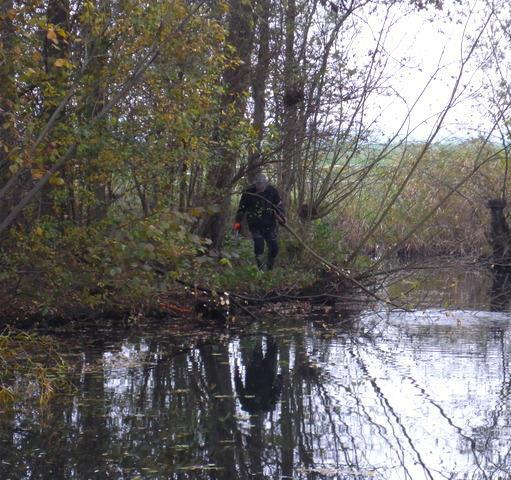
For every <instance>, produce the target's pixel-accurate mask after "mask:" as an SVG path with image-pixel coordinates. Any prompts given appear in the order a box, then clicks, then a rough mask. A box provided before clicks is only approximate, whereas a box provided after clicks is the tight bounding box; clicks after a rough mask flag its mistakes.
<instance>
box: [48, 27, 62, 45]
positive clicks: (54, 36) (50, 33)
mask: <svg viewBox="0 0 511 480" xmlns="http://www.w3.org/2000/svg"><path fill="white" fill-rule="evenodd" d="M46 38H47V39H48V40H50V41H52V42H53V43H55V44H58V43H59V41H58V39H57V34H56V33H55V30H53V28H50V29H49V30H48V33H47V34H46Z"/></svg>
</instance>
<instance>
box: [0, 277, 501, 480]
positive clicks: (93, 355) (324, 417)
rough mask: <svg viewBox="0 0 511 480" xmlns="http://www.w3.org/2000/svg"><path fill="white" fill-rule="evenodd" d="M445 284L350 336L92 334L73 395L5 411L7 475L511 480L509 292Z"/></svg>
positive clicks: (308, 324)
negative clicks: (406, 308)
mask: <svg viewBox="0 0 511 480" xmlns="http://www.w3.org/2000/svg"><path fill="white" fill-rule="evenodd" d="M434 272H435V273H434V276H432V275H431V271H424V272H421V273H420V274H419V275H416V276H414V277H413V278H412V277H410V278H409V279H407V280H406V281H405V282H404V283H401V284H400V285H396V286H394V287H392V288H393V291H394V293H396V292H397V291H399V290H402V291H407V290H410V289H413V291H412V292H411V296H408V297H407V298H408V299H413V301H414V302H416V303H415V305H416V308H415V309H414V310H413V311H412V312H388V311H385V310H383V309H381V308H379V307H378V306H364V307H363V309H362V310H361V311H360V312H359V313H357V314H355V315H353V316H352V318H350V321H348V322H343V323H342V326H339V325H338V323H337V322H336V320H338V318H336V315H337V316H339V314H330V315H329V316H328V317H327V316H322V317H316V318H314V319H312V318H311V317H309V316H305V318H304V316H287V317H285V318H282V317H275V318H268V319H266V320H265V322H263V323H262V324H260V325H253V327H252V328H251V330H250V331H246V332H244V333H243V334H229V333H228V332H224V333H223V334H215V335H206V334H201V336H200V338H197V336H196V335H193V334H192V332H186V333H178V332H177V331H176V330H175V328H173V327H172V325H170V324H163V325H162V324H159V325H146V326H144V328H143V330H139V331H133V330H131V331H130V332H128V333H126V334H115V335H114V333H112V332H101V335H100V338H99V339H98V338H97V337H91V336H90V335H83V337H82V338H81V339H80V345H74V341H73V342H72V343H71V345H72V347H73V348H72V350H73V351H74V352H75V353H74V356H73V357H71V358H73V361H74V362H75V364H76V365H77V366H78V375H77V378H76V385H77V390H76V392H74V393H73V394H72V395H66V396H62V397H59V398H57V399H56V400H55V401H53V402H52V404H51V405H50V406H49V407H46V408H44V409H41V408H36V407H34V406H32V405H29V404H25V405H23V404H20V405H17V406H16V408H15V410H14V411H13V412H7V411H4V412H2V413H1V414H0V453H1V455H0V459H1V460H0V478H1V479H2V480H4V479H12V480H18V479H137V478H139V479H226V480H227V479H229V480H231V479H232V480H235V479H243V480H244V479H307V480H316V479H318V480H319V479H339V480H340V479H343V480H344V479H346V480H347V479H350V480H351V479H381V480H390V479H392V480H394V479H396V480H406V479H411V480H422V479H435V480H436V479H507V478H510V477H511V377H510V372H509V367H510V366H509V362H510V353H511V352H510V342H509V340H510V320H511V315H510V314H509V313H507V311H508V305H507V300H508V299H509V295H508V292H507V290H506V289H503V288H498V287H499V286H498V285H497V287H496V285H495V282H494V279H492V278H491V277H489V276H488V275H486V274H484V272H473V271H466V270H463V271H461V270H456V271H455V272H453V271H443V272H442V271H438V270H434ZM499 296H500V297H499ZM411 301H412V300H408V302H411ZM496 310H498V311H496ZM342 320H346V318H342ZM66 343H67V344H69V340H66Z"/></svg>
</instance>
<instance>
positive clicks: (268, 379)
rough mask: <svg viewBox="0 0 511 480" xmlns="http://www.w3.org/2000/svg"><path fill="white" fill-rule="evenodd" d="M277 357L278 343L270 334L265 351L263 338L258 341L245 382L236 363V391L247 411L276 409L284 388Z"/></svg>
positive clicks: (246, 370)
mask: <svg viewBox="0 0 511 480" xmlns="http://www.w3.org/2000/svg"><path fill="white" fill-rule="evenodd" d="M277 357H278V348H277V344H276V342H275V340H274V339H273V337H271V336H268V337H267V339H266V351H265V352H264V353H263V342H262V339H259V340H258V341H257V343H256V346H255V347H254V349H253V351H252V355H251V358H250V362H249V363H248V365H246V367H245V381H244V382H243V380H242V378H241V373H240V369H239V368H238V365H236V368H235V375H234V382H235V385H236V393H237V394H238V397H239V400H240V403H241V407H242V408H243V410H245V411H246V412H248V413H251V414H256V413H262V412H270V411H272V410H274V408H275V406H276V404H277V400H278V398H279V396H280V392H281V390H282V377H281V376H280V375H277Z"/></svg>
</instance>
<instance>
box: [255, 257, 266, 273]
mask: <svg viewBox="0 0 511 480" xmlns="http://www.w3.org/2000/svg"><path fill="white" fill-rule="evenodd" d="M255 258H256V264H257V268H258V269H259V270H261V271H262V270H264V269H263V256H262V255H256V257H255Z"/></svg>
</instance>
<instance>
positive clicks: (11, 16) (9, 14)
mask: <svg viewBox="0 0 511 480" xmlns="http://www.w3.org/2000/svg"><path fill="white" fill-rule="evenodd" d="M7 18H8V19H9V20H14V19H15V18H16V10H14V8H10V9H9V10H7Z"/></svg>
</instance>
